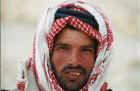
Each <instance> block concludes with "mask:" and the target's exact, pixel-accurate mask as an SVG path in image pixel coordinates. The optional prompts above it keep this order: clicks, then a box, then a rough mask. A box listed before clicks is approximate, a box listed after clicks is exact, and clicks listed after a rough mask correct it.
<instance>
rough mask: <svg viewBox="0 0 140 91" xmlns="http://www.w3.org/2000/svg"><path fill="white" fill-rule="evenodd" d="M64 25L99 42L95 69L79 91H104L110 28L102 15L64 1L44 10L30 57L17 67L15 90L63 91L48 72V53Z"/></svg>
mask: <svg viewBox="0 0 140 91" xmlns="http://www.w3.org/2000/svg"><path fill="white" fill-rule="evenodd" d="M83 17H84V18H83ZM85 17H86V19H85ZM67 24H69V25H71V26H73V27H75V28H76V29H78V30H79V31H82V32H84V33H86V34H87V35H88V36H90V37H92V38H95V39H96V40H97V41H98V43H99V44H98V47H97V58H96V60H95V66H94V68H93V69H92V72H91V74H90V77H89V80H88V82H87V84H86V85H85V86H84V87H83V88H82V89H81V90H80V91H106V89H107V82H106V81H105V78H104V77H105V73H106V69H107V67H108V64H109V60H108V57H109V55H110V51H111V48H112V42H113V35H112V29H111V26H110V22H109V20H108V18H107V17H106V16H105V15H104V13H103V12H102V11H101V10H100V9H99V8H97V7H95V6H94V5H90V4H89V2H86V1H84V0H66V1H65V2H63V3H61V4H58V5H54V6H49V7H48V8H47V9H46V11H45V13H44V15H43V17H42V19H41V22H40V24H39V29H38V31H37V32H36V33H35V34H34V40H33V55H32V57H31V58H29V59H28V60H26V61H24V62H23V63H22V65H21V66H20V68H19V69H20V71H19V74H18V77H17V88H18V90H19V91H22V89H24V90H25V91H64V90H63V89H62V88H61V87H60V86H59V83H58V82H57V80H56V78H55V75H54V73H53V71H52V68H51V64H50V53H51V51H52V48H53V42H54V37H55V35H56V34H58V33H59V32H60V31H61V30H62V29H63V28H64V27H65V26H66V25H67ZM96 26H97V28H96V30H95V29H94V27H96ZM23 75H24V76H23Z"/></svg>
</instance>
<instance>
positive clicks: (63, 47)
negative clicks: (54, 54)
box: [55, 46, 68, 50]
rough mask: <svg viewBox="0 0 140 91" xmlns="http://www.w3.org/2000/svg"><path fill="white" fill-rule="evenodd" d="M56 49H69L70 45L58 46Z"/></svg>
mask: <svg viewBox="0 0 140 91" xmlns="http://www.w3.org/2000/svg"><path fill="white" fill-rule="evenodd" d="M55 49H56V50H68V47H66V46H56V47H55Z"/></svg>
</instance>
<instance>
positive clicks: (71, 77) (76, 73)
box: [64, 70, 82, 81]
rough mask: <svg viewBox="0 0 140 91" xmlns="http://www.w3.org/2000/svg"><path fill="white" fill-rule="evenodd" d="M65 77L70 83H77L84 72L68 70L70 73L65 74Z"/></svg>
mask: <svg viewBox="0 0 140 91" xmlns="http://www.w3.org/2000/svg"><path fill="white" fill-rule="evenodd" d="M64 75H65V77H66V78H67V79H69V80H70V81H75V80H77V79H78V78H79V77H80V76H81V75H82V71H80V70H68V71H66V72H64Z"/></svg>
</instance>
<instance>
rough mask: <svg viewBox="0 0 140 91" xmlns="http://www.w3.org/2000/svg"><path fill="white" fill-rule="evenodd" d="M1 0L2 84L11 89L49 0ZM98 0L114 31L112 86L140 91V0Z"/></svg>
mask: <svg viewBox="0 0 140 91" xmlns="http://www.w3.org/2000/svg"><path fill="white" fill-rule="evenodd" d="M50 1H51V3H56V2H59V1H62V0H50ZM90 1H91V3H95V2H93V1H94V0H90ZM1 4H2V6H1V7H2V10H1V12H2V13H1V14H2V18H1V19H2V20H1V87H2V88H8V89H11V88H15V87H16V73H17V62H18V61H20V60H21V59H24V58H27V57H28V56H31V55H32V39H33V33H34V31H36V30H37V24H38V21H39V19H40V16H41V14H42V13H43V10H44V8H45V7H47V5H48V0H2V1H1ZM95 4H97V5H98V6H100V7H101V8H103V9H104V11H105V12H106V14H107V15H108V16H109V17H110V19H111V21H112V27H113V31H114V35H115V42H114V51H113V54H112V61H111V63H110V66H109V69H108V75H107V78H106V79H107V80H108V81H109V86H110V87H112V88H113V91H140V0H96V3H95Z"/></svg>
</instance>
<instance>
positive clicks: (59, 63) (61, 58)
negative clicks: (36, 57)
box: [51, 51, 68, 72]
mask: <svg viewBox="0 0 140 91" xmlns="http://www.w3.org/2000/svg"><path fill="white" fill-rule="evenodd" d="M67 56H68V54H65V53H63V52H57V51H54V53H53V55H52V59H51V61H52V63H53V65H54V67H55V70H56V72H60V71H61V70H62V68H63V67H64V66H66V65H67V61H66V60H67ZM56 68H57V69H56Z"/></svg>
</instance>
